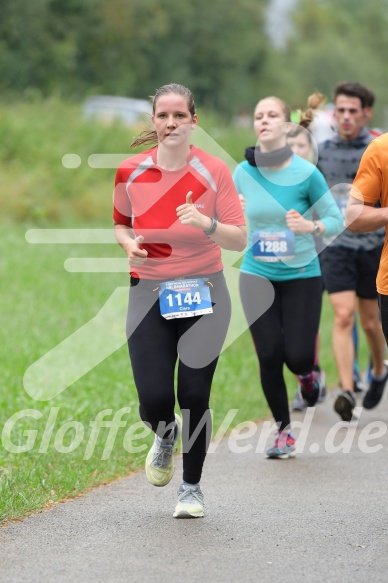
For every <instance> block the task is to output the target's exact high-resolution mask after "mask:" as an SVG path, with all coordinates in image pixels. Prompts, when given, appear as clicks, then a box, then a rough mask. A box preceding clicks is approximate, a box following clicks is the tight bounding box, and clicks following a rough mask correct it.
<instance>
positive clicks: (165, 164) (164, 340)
mask: <svg viewBox="0 0 388 583" xmlns="http://www.w3.org/2000/svg"><path fill="white" fill-rule="evenodd" d="M152 103H153V115H152V117H151V120H152V124H153V126H154V130H153V131H146V132H144V133H143V134H141V135H140V136H139V137H138V138H137V139H136V140H135V141H134V142H133V144H132V145H134V146H138V145H142V144H145V143H156V144H157V145H156V146H154V147H152V148H151V149H149V150H147V151H145V152H143V153H141V154H136V155H134V156H133V157H131V158H129V159H127V160H125V161H124V162H123V163H122V164H121V165H120V167H119V168H118V170H117V175H116V186H115V193H114V213H113V218H114V222H115V224H114V229H115V235H116V239H117V241H118V243H119V244H120V245H121V246H122V247H123V249H124V251H125V252H126V254H127V256H128V261H129V266H130V275H131V289H130V297H129V307H128V319H127V337H128V347H129V355H130V359H131V364H132V370H133V375H134V380H135V384H136V388H137V392H138V396H139V402H140V408H139V409H140V416H141V419H142V420H143V421H144V422H145V423H146V424H147V425H148V426H149V427H151V428H152V430H153V431H154V432H155V439H154V443H153V445H152V447H151V449H150V451H149V453H148V456H147V459H146V474H147V478H148V480H149V481H150V482H151V483H152V484H153V485H155V486H165V485H166V484H168V483H169V482H170V480H171V478H172V476H173V473H174V459H173V454H174V452H175V451H176V445H177V441H178V439H179V437H180V435H181V433H182V444H183V482H182V484H181V485H180V487H179V489H178V504H177V506H176V508H175V512H174V515H173V516H174V517H176V518H180V517H200V516H203V514H204V501H203V494H202V492H201V488H200V479H201V474H202V467H203V463H204V460H205V456H206V451H207V447H208V444H209V440H210V437H211V416H210V411H209V397H210V390H211V384H212V379H213V375H214V372H215V368H216V365H217V360H218V357H219V354H220V352H221V349H222V345H223V342H224V340H225V336H226V332H227V329H228V325H229V321H230V298H229V293H228V290H227V287H226V283H225V278H224V275H223V266H222V261H221V249H220V247H223V248H225V249H230V250H235V251H242V250H243V249H244V248H245V245H246V241H247V239H246V228H245V221H244V217H243V213H242V211H241V205H240V203H239V200H238V195H237V192H236V189H235V187H234V184H233V180H232V177H231V174H230V172H229V170H228V168H227V166H226V164H225V163H224V162H223V161H221V160H219V159H218V158H215V157H214V156H211V155H210V154H207V153H206V152H204V151H203V150H201V149H199V148H196V147H194V146H193V145H191V144H190V135H191V131H192V130H194V129H195V127H196V125H197V123H198V118H197V114H196V112H195V104H194V99H193V95H192V93H191V92H190V90H189V89H187V88H186V87H183V86H182V85H178V84H175V83H173V84H170V85H164V86H163V87H161V88H159V89H158V90H157V92H156V94H155V96H154V97H153V99H152ZM177 362H178V367H177V400H178V403H179V407H180V409H181V414H182V419H181V416H179V415H177V414H174V408H175V383H174V377H175V368H176V363H177ZM182 421H183V426H182Z"/></svg>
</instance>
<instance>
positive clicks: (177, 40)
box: [0, 0, 268, 111]
mask: <svg viewBox="0 0 388 583" xmlns="http://www.w3.org/2000/svg"><path fill="white" fill-rule="evenodd" d="M267 4H268V1H267V0H259V1H258V0H240V2H239V3H234V2H233V3H230V2H225V1H224V0H212V2H209V1H208V0H193V1H192V2H178V1H177V0H164V2H160V0H67V1H66V2H63V0H34V2H30V1H29V0H0V7H1V12H2V19H1V23H0V37H1V38H2V41H1V44H0V60H1V63H2V65H1V69H2V70H1V75H0V87H2V89H3V90H9V89H11V90H18V91H20V90H25V89H26V88H28V87H34V88H37V89H39V90H40V91H41V92H42V93H43V94H48V93H50V92H52V91H53V90H57V91H58V92H60V93H61V94H65V95H66V94H72V95H74V94H77V93H78V94H80V93H82V92H91V91H96V92H104V93H110V94H121V95H131V96H133V97H145V96H147V95H149V94H150V93H151V94H152V93H153V92H154V91H155V88H157V87H158V86H160V85H163V84H165V83H169V82H172V81H174V82H180V83H183V84H186V85H188V86H189V87H190V88H191V89H192V90H193V91H194V93H195V95H196V98H197V100H198V102H200V103H202V104H204V105H207V106H209V107H211V108H219V109H221V110H222V111H228V110H229V111H230V110H231V109H233V108H235V107H239V104H240V103H243V102H244V100H246V97H247V95H249V93H250V91H253V88H254V83H255V79H256V78H259V77H260V70H261V67H262V65H263V63H264V60H265V57H266V52H267V49H268V47H267V42H266V38H265V35H264V34H263V26H264V10H265V8H266V5H267Z"/></svg>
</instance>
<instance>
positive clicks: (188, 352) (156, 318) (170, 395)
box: [127, 272, 231, 484]
mask: <svg viewBox="0 0 388 583" xmlns="http://www.w3.org/2000/svg"><path fill="white" fill-rule="evenodd" d="M209 280H210V282H211V284H212V286H213V287H211V286H210V289H211V298H212V303H213V313H212V314H206V315H203V316H195V317H192V318H175V319H172V320H166V319H165V318H163V317H162V316H161V315H160V309H159V302H158V298H159V296H158V292H157V290H156V288H157V282H154V283H152V282H150V281H147V280H140V281H139V283H138V284H137V285H136V286H133V285H132V286H131V291H130V296H129V307H128V319H127V338H128V348H129V355H130V358H131V364H132V370H133V375H134V379H135V384H136V388H137V392H138V396H139V403H140V407H139V411H140V417H141V419H142V420H143V421H144V422H145V423H146V424H147V425H149V426H150V427H151V428H152V430H153V431H154V432H155V433H157V434H158V435H159V436H160V437H163V436H164V435H165V434H166V433H167V432H166V427H167V426H169V427H170V428H171V426H172V425H171V424H173V422H174V419H175V417H174V407H175V390H174V375H175V367H176V363H177V361H178V367H177V399H178V403H179V407H180V409H181V411H182V418H183V432H182V445H183V479H184V480H185V481H186V482H189V483H192V484H196V483H198V482H199V481H200V478H201V473H202V466H203V463H204V461H205V457H206V451H207V448H208V445H209V441H210V438H211V431H212V422H211V416H210V411H209V397H210V389H211V384H212V380H213V375H214V372H215V369H216V366H217V360H218V357H219V354H220V352H221V349H222V345H223V343H224V340H225V336H226V333H227V329H228V326H229V321H230V313H231V306H230V298H229V293H228V290H227V287H226V283H225V278H224V275H223V273H222V272H218V273H216V274H212V275H210V276H209ZM155 290H156V291H155ZM196 428H197V432H196ZM193 434H194V435H193ZM196 435H197V437H195V436H196Z"/></svg>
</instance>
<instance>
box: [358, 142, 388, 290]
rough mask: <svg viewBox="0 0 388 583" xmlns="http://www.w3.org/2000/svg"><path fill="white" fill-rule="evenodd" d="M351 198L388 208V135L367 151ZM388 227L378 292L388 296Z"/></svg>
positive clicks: (370, 145)
mask: <svg viewBox="0 0 388 583" xmlns="http://www.w3.org/2000/svg"><path fill="white" fill-rule="evenodd" d="M350 194H351V196H353V197H354V198H357V199H358V200H362V201H364V202H366V203H368V204H375V203H376V202H377V201H378V200H379V201H380V204H381V206H382V207H388V133H386V134H383V135H382V136H379V137H378V138H376V139H374V140H373V142H371V143H370V144H369V145H368V147H367V149H366V150H365V152H364V154H363V156H362V158H361V161H360V166H359V168H358V172H357V175H356V178H355V179H354V182H353V187H352V190H351V193H350ZM387 234H388V226H386V227H385V242H384V247H383V252H382V254H381V259H380V267H379V271H378V273H377V279H376V284H377V291H378V292H379V293H380V294H382V295H385V296H387V295H388V237H387Z"/></svg>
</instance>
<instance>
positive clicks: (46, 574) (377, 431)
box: [0, 393, 388, 583]
mask: <svg viewBox="0 0 388 583" xmlns="http://www.w3.org/2000/svg"><path fill="white" fill-rule="evenodd" d="M333 399H334V393H331V394H330V395H329V398H328V400H327V401H326V402H325V403H322V404H320V405H319V406H318V407H317V408H316V409H315V410H312V409H310V410H309V414H308V415H307V416H306V415H305V413H297V414H293V419H294V420H295V421H300V422H301V423H304V424H303V426H302V429H300V438H299V440H298V442H299V449H300V450H301V451H300V452H299V453H298V455H297V457H296V458H295V459H290V460H268V459H266V458H265V457H264V455H263V453H262V450H263V448H264V438H265V437H266V432H267V425H268V423H267V424H265V423H264V424H263V423H259V424H257V425H254V424H250V425H247V426H246V427H245V428H240V429H241V430H240V431H239V432H234V433H232V434H231V435H230V436H229V437H226V438H224V439H222V440H221V441H220V442H219V443H216V442H214V443H213V444H212V449H213V451H212V452H211V453H209V455H208V457H207V460H206V464H205V469H204V475H203V480H202V483H201V485H202V490H203V492H204V495H205V501H206V515H205V517H204V518H203V519H191V520H176V519H173V518H172V513H173V510H174V506H175V503H176V490H177V488H178V486H179V483H180V477H181V470H182V460H181V457H180V456H177V458H176V472H175V475H174V477H173V479H172V481H171V482H170V484H169V485H168V486H166V487H164V488H155V487H153V486H151V485H150V484H149V483H148V482H147V480H146V477H145V473H144V471H143V470H141V471H139V472H137V473H136V474H133V475H131V476H129V477H126V478H123V479H120V480H117V481H115V482H113V483H112V484H110V485H107V486H103V487H99V488H96V489H95V490H93V491H91V492H89V493H87V494H85V495H84V496H83V497H81V498H77V499H75V500H72V501H69V502H66V503H64V504H59V505H57V506H55V507H53V508H51V509H50V510H46V511H44V512H41V513H39V514H36V515H35V516H32V517H30V518H27V519H25V520H24V521H22V522H14V523H10V524H9V525H8V526H7V527H5V528H3V529H0V581H1V582H2V583H24V582H26V583H46V582H47V583H67V582H69V583H70V582H71V583H88V582H96V583H100V582H101V583H116V582H121V581H136V582H137V583H142V582H147V583H154V582H155V583H160V581H166V582H168V583H178V582H184V583H204V582H207V581H209V582H212V583H225V582H226V583H228V582H231V583H232V582H233V583H235V582H238V581H243V582H244V583H250V582H252V583H258V582H267V581H268V582H271V583H273V581H291V582H292V581H314V582H320V581H322V582H323V581H325V582H332V581H334V582H336V581H341V582H343V583H346V582H349V583H350V582H351V583H358V582H360V583H366V582H368V581H373V583H377V582H384V583H386V582H387V581H388V553H387V550H388V549H387V539H388V511H387V506H388V505H387V484H388V447H387V446H388V432H387V426H388V399H384V400H383V402H382V403H381V404H380V405H379V406H378V407H377V408H376V409H374V410H372V411H365V410H362V411H361V414H360V418H359V420H358V421H357V422H354V421H353V422H352V423H351V424H344V425H346V426H343V427H342V426H341V425H342V424H341V423H338V422H339V418H338V416H337V415H336V414H335V413H334V411H333ZM310 422H311V423H310ZM298 432H299V430H298V429H296V430H295V433H296V434H298ZM268 443H269V442H268ZM268 443H267V445H268ZM257 450H258V451H257ZM336 450H337V451H336ZM374 450H376V451H374Z"/></svg>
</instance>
